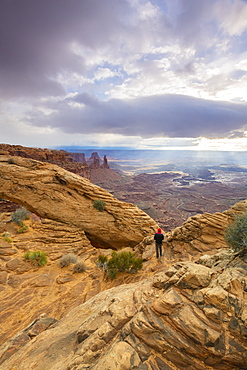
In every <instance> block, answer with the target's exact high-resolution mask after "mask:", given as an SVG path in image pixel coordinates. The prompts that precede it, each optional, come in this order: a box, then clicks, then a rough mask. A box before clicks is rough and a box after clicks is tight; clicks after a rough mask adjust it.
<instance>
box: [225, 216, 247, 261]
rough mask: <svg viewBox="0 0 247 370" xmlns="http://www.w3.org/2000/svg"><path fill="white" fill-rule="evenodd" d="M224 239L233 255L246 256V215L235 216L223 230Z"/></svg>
mask: <svg viewBox="0 0 247 370" xmlns="http://www.w3.org/2000/svg"><path fill="white" fill-rule="evenodd" d="M224 238H225V241H226V243H227V244H228V245H229V246H230V247H231V248H232V250H233V251H234V253H236V254H239V255H242V256H243V255H245V254H247V213H243V214H242V215H237V216H236V217H235V219H234V222H233V223H232V224H230V225H229V226H228V227H227V229H226V230H225V234H224Z"/></svg>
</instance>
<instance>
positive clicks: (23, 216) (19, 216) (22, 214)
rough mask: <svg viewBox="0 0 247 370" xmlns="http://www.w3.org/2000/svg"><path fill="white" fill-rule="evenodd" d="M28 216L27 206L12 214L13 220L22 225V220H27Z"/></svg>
mask: <svg viewBox="0 0 247 370" xmlns="http://www.w3.org/2000/svg"><path fill="white" fill-rule="evenodd" d="M28 218H29V216H28V212H27V210H26V208H25V207H21V208H18V209H17V210H16V211H15V212H14V213H13V214H12V216H11V220H12V221H13V222H15V223H16V224H17V225H20V226H21V224H22V221H24V220H27V219H28Z"/></svg>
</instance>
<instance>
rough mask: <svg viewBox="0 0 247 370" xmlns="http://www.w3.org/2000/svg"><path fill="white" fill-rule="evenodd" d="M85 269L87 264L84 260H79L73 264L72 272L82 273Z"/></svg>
mask: <svg viewBox="0 0 247 370" xmlns="http://www.w3.org/2000/svg"><path fill="white" fill-rule="evenodd" d="M86 269H87V266H86V264H85V262H84V261H79V262H77V263H76V264H75V265H74V266H73V272H75V273H79V274H80V273H82V272H85V271H86Z"/></svg>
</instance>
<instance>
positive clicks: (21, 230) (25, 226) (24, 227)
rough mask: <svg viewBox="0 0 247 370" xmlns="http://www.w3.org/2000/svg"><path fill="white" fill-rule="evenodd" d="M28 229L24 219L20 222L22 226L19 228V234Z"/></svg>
mask: <svg viewBox="0 0 247 370" xmlns="http://www.w3.org/2000/svg"><path fill="white" fill-rule="evenodd" d="M27 229H28V226H27V225H25V224H24V223H23V222H22V221H21V223H20V228H19V229H18V230H17V232H18V233H19V234H22V233H25V232H26V231H27Z"/></svg>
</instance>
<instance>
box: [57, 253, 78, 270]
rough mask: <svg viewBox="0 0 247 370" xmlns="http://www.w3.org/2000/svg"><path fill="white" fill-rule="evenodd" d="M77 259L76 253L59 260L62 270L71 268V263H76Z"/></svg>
mask: <svg viewBox="0 0 247 370" xmlns="http://www.w3.org/2000/svg"><path fill="white" fill-rule="evenodd" d="M76 261H77V257H76V255H75V254H74V253H68V254H64V255H63V256H62V257H61V258H60V259H59V265H60V267H61V268H63V267H67V266H69V265H70V264H71V263H76Z"/></svg>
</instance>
